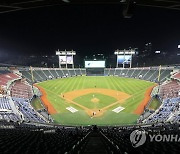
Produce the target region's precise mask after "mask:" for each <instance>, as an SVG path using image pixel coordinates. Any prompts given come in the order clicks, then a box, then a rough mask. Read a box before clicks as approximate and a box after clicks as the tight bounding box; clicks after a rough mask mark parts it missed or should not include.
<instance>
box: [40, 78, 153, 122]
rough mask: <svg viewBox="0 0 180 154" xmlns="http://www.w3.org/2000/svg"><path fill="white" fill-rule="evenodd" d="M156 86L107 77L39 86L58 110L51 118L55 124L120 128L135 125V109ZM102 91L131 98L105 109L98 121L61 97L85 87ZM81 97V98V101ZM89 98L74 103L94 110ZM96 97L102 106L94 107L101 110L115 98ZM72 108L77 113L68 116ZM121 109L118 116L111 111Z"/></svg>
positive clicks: (69, 80)
mask: <svg viewBox="0 0 180 154" xmlns="http://www.w3.org/2000/svg"><path fill="white" fill-rule="evenodd" d="M154 84H155V83H152V82H149V81H143V80H138V79H130V78H121V77H115V76H107V77H104V76H102V77H86V76H82V77H72V78H63V79H55V80H49V81H45V82H42V83H39V84H38V85H39V86H41V87H42V88H44V89H45V90H46V92H47V95H48V96H47V98H48V100H49V101H50V102H51V104H52V105H53V107H54V108H55V109H56V110H57V112H58V113H57V114H55V115H52V117H53V118H54V120H55V122H56V123H60V124H66V125H92V124H97V125H121V124H132V123H133V124H134V123H136V120H137V118H138V117H139V115H136V114H134V110H135V109H136V108H137V106H138V105H139V104H140V102H141V101H142V100H143V98H144V94H145V91H146V90H147V89H148V88H149V87H151V86H153V85H154ZM95 86H96V88H104V89H112V90H117V91H121V92H124V93H127V94H129V95H131V97H130V98H128V99H127V100H125V101H124V102H122V103H121V104H120V105H119V104H116V105H114V106H112V107H110V108H109V109H108V111H106V112H105V113H104V114H103V116H101V117H97V118H90V117H89V116H88V115H87V114H86V112H85V111H84V110H83V109H82V108H81V107H79V106H77V105H75V104H70V103H67V102H66V101H65V100H64V99H63V98H61V97H60V94H62V93H66V92H70V91H74V90H80V89H88V88H94V87H95ZM82 97H83V98H82ZM91 97H92V93H91V94H88V95H87V96H81V98H80V97H78V98H75V99H74V101H76V102H78V103H79V104H81V105H83V104H84V103H87V104H86V107H87V105H89V106H88V108H93V107H94V106H93V103H92V102H91V103H92V104H90V103H89V99H90V98H91ZM98 98H99V99H100V101H101V102H102V103H99V104H97V107H99V108H101V107H104V106H107V105H108V104H111V102H113V101H114V100H113V99H115V98H111V97H109V96H103V95H101V94H100V95H99V96H98ZM69 106H72V107H74V108H75V109H77V110H78V112H75V113H71V112H70V111H68V110H67V109H66V107H69ZM119 106H122V107H124V108H125V109H124V110H123V111H121V112H119V113H115V112H113V111H112V110H113V109H115V108H116V107H119Z"/></svg>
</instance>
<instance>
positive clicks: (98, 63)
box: [85, 60, 105, 68]
mask: <svg viewBox="0 0 180 154" xmlns="http://www.w3.org/2000/svg"><path fill="white" fill-rule="evenodd" d="M85 68H105V61H104V60H99V61H90V60H87V61H85Z"/></svg>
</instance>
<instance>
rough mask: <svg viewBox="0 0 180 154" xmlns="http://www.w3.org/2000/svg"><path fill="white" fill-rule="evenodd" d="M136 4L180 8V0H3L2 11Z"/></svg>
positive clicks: (0, 6)
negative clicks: (79, 5) (66, 6)
mask: <svg viewBox="0 0 180 154" xmlns="http://www.w3.org/2000/svg"><path fill="white" fill-rule="evenodd" d="M133 1H136V5H140V6H149V7H160V8H167V9H175V10H180V1H179V0H1V1H0V13H7V12H12V11H19V10H25V9H31V8H38V7H46V6H54V5H69V4H72V5H76V4H84V5H85V4H122V5H126V4H127V3H132V2H133Z"/></svg>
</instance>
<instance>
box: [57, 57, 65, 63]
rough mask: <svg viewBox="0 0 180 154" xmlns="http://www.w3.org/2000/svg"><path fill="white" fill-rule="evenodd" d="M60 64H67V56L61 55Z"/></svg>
mask: <svg viewBox="0 0 180 154" xmlns="http://www.w3.org/2000/svg"><path fill="white" fill-rule="evenodd" d="M59 61H60V64H66V56H60V57H59Z"/></svg>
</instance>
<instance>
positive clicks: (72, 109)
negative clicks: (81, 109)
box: [66, 106, 78, 113]
mask: <svg viewBox="0 0 180 154" xmlns="http://www.w3.org/2000/svg"><path fill="white" fill-rule="evenodd" d="M66 109H67V110H69V111H70V112H72V113H75V112H77V111H78V110H76V109H75V108H73V107H72V106H70V107H67V108H66Z"/></svg>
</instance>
